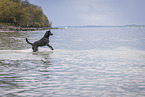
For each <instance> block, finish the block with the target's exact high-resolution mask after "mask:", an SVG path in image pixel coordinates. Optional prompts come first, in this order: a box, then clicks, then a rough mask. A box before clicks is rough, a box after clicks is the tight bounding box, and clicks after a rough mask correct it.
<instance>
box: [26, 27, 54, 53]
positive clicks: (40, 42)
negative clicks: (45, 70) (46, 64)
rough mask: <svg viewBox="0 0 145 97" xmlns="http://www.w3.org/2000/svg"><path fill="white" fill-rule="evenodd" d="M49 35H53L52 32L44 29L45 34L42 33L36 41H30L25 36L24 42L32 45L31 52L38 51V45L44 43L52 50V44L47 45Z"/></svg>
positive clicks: (43, 44)
mask: <svg viewBox="0 0 145 97" xmlns="http://www.w3.org/2000/svg"><path fill="white" fill-rule="evenodd" d="M51 35H53V33H51V32H50V30H49V31H46V33H45V35H44V36H43V37H42V38H41V39H40V40H38V41H36V42H34V43H30V42H29V41H28V39H27V38H26V42H27V43H29V44H31V45H32V49H33V52H36V51H38V47H39V46H46V45H47V46H48V47H49V48H50V49H51V50H54V49H53V48H52V46H50V45H49V36H51Z"/></svg>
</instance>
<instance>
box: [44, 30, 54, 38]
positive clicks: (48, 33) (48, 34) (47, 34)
mask: <svg viewBox="0 0 145 97" xmlns="http://www.w3.org/2000/svg"><path fill="white" fill-rule="evenodd" d="M50 35H53V33H51V31H50V30H49V31H46V33H45V35H44V37H45V38H48V37H49V36H50Z"/></svg>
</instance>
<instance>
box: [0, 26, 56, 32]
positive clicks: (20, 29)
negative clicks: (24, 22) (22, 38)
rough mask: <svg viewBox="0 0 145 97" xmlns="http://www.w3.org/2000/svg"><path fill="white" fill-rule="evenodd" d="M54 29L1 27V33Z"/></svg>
mask: <svg viewBox="0 0 145 97" xmlns="http://www.w3.org/2000/svg"><path fill="white" fill-rule="evenodd" d="M47 29H54V28H51V27H16V26H7V25H0V31H39V30H47Z"/></svg>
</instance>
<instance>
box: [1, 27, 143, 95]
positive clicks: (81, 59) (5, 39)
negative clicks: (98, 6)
mask: <svg viewBox="0 0 145 97" xmlns="http://www.w3.org/2000/svg"><path fill="white" fill-rule="evenodd" d="M44 33H45V31H34V32H0V37H1V38H0V45H1V47H0V96H2V97H144V96H145V44H144V43H145V28H131V27H130V28H127V27H126V28H125V27H120V28H119V27H118V28H117V27H112V28H111V27H102V28H101V27H100V28H80V29H79V28H76V29H63V30H52V33H54V35H53V36H51V38H50V40H51V42H50V44H51V45H52V46H53V48H54V49H55V50H54V51H51V50H50V49H49V48H48V47H47V46H46V47H40V48H39V52H37V53H32V50H31V46H30V45H29V44H27V43H26V42H25V38H26V37H28V39H29V40H30V41H31V42H34V41H36V40H38V39H40V38H41V37H42V36H43V34H44Z"/></svg>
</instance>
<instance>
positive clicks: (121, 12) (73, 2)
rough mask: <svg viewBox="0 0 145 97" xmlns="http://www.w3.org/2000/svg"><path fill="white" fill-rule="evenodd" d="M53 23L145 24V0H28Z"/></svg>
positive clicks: (67, 24)
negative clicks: (38, 7) (39, 8)
mask: <svg viewBox="0 0 145 97" xmlns="http://www.w3.org/2000/svg"><path fill="white" fill-rule="evenodd" d="M28 1H29V2H30V3H32V4H35V5H38V6H41V8H42V9H43V11H44V13H45V15H46V16H47V17H48V19H49V21H51V22H52V26H79V25H80V26H83V25H132V24H137V25H145V0H28Z"/></svg>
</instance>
